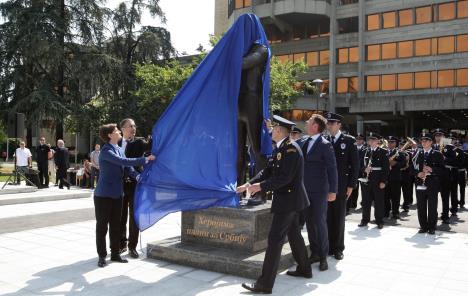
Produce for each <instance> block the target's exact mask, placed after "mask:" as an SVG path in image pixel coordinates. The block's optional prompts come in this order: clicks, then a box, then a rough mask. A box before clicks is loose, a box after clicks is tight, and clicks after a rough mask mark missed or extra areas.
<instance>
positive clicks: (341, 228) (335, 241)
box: [327, 192, 347, 254]
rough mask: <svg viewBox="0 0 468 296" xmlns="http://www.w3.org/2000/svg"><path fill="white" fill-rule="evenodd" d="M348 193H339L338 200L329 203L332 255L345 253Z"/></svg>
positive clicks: (328, 221)
mask: <svg viewBox="0 0 468 296" xmlns="http://www.w3.org/2000/svg"><path fill="white" fill-rule="evenodd" d="M346 203H347V200H346V193H341V192H338V194H337V195H336V200H335V201H332V202H329V203H328V214H327V225H328V241H329V248H330V253H333V254H335V253H337V252H343V251H344V249H345V245H344V233H345V217H346Z"/></svg>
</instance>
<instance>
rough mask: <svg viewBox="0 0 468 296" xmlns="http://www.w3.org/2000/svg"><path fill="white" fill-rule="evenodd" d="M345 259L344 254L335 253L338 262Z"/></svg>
mask: <svg viewBox="0 0 468 296" xmlns="http://www.w3.org/2000/svg"><path fill="white" fill-rule="evenodd" d="M343 258H344V255H343V252H336V253H335V259H336V260H343Z"/></svg>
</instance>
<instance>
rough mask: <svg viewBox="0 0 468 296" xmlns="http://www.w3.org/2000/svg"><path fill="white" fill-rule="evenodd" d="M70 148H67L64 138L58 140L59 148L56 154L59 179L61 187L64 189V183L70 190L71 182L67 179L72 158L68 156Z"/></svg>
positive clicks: (55, 159)
mask: <svg viewBox="0 0 468 296" xmlns="http://www.w3.org/2000/svg"><path fill="white" fill-rule="evenodd" d="M68 155H69V154H68V149H67V148H65V142H63V140H58V141H57V150H56V151H55V154H54V161H55V165H56V166H57V179H58V181H59V188H60V189H63V185H65V186H67V188H68V190H70V183H68V181H67V170H68V168H69V167H70V160H69V156H68Z"/></svg>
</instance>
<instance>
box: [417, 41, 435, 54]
mask: <svg viewBox="0 0 468 296" xmlns="http://www.w3.org/2000/svg"><path fill="white" fill-rule="evenodd" d="M414 48H415V49H416V56H427V55H430V54H431V39H421V40H416V41H415V44H414Z"/></svg>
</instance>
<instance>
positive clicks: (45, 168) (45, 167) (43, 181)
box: [37, 161, 49, 186]
mask: <svg viewBox="0 0 468 296" xmlns="http://www.w3.org/2000/svg"><path fill="white" fill-rule="evenodd" d="M37 168H38V169H39V184H40V185H41V186H49V163H48V162H47V161H45V162H38V163H37Z"/></svg>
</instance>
